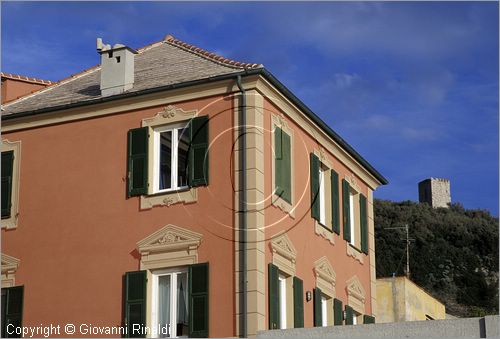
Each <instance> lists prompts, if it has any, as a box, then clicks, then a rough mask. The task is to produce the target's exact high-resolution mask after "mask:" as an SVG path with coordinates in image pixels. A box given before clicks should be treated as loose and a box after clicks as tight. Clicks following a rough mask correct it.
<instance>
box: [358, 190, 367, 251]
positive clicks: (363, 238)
mask: <svg viewBox="0 0 500 339" xmlns="http://www.w3.org/2000/svg"><path fill="white" fill-rule="evenodd" d="M359 214H360V216H359V220H360V226H361V251H363V253H365V254H368V222H367V216H366V197H365V196H364V195H363V194H360V195H359Z"/></svg>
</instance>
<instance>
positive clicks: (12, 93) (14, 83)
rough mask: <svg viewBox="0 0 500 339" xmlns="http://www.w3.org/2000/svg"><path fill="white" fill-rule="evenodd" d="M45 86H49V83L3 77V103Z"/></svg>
mask: <svg viewBox="0 0 500 339" xmlns="http://www.w3.org/2000/svg"><path fill="white" fill-rule="evenodd" d="M45 87H47V85H43V84H37V83H32V82H26V81H21V80H13V79H7V78H3V77H2V104H5V103H7V102H10V101H12V100H15V99H17V98H19V97H22V96H24V95H26V94H30V93H32V92H36V91H38V90H40V89H42V88H45Z"/></svg>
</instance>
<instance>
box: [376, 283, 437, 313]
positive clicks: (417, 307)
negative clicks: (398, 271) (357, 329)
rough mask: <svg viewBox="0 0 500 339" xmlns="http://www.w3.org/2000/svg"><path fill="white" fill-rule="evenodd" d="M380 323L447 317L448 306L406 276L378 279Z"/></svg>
mask: <svg viewBox="0 0 500 339" xmlns="http://www.w3.org/2000/svg"><path fill="white" fill-rule="evenodd" d="M377 314H378V318H377V321H378V322H380V323H389V322H400V321H418V320H430V319H445V317H446V308H445V306H444V305H443V304H442V303H441V302H439V300H437V299H435V298H433V297H432V296H431V295H429V294H428V293H427V292H425V291H424V290H423V289H422V288H420V287H419V286H418V285H416V284H415V283H414V282H412V281H411V280H409V279H408V278H406V277H394V278H382V279H377Z"/></svg>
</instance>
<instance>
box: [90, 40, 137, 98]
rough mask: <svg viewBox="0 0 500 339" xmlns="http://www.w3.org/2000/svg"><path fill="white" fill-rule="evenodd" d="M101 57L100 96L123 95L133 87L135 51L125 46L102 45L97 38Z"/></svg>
mask: <svg viewBox="0 0 500 339" xmlns="http://www.w3.org/2000/svg"><path fill="white" fill-rule="evenodd" d="M97 51H98V53H99V54H100V55H101V95H102V96H103V97H107V96H110V95H116V94H120V93H123V92H125V91H127V90H129V89H131V88H132V87H133V86H134V55H135V54H137V51H135V50H133V49H132V48H129V47H127V46H124V45H121V44H116V45H114V46H113V47H111V45H106V44H103V42H102V39H101V38H97Z"/></svg>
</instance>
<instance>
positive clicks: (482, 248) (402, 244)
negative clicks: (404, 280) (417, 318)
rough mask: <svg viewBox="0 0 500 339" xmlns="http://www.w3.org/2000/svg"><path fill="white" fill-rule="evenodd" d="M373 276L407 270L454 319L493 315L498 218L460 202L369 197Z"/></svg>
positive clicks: (496, 285)
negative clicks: (408, 240)
mask: <svg viewBox="0 0 500 339" xmlns="http://www.w3.org/2000/svg"><path fill="white" fill-rule="evenodd" d="M374 213H375V243H376V244H375V249H376V260H377V277H389V276H392V274H393V273H396V275H404V273H405V272H404V270H405V269H406V252H405V250H406V231H405V230H404V229H401V230H399V229H396V230H394V229H392V230H388V229H385V228H387V227H399V226H404V225H405V224H408V225H409V227H410V231H409V233H410V238H411V239H413V241H412V242H411V245H410V273H411V279H412V280H413V281H414V282H415V283H417V284H418V285H420V286H421V287H423V288H424V289H425V290H427V291H428V292H429V293H431V294H432V295H433V296H434V297H436V298H437V299H439V300H440V301H441V302H443V303H444V304H445V305H446V311H447V313H450V314H452V315H454V316H459V317H472V316H480V315H485V314H498V218H495V217H493V216H491V215H490V213H489V212H487V211H483V210H466V209H464V208H463V207H462V206H461V205H460V204H453V205H452V206H451V207H450V208H449V209H446V208H437V209H433V208H432V207H430V206H429V205H427V204H419V203H415V202H411V201H403V202H391V201H386V200H377V199H375V201H374Z"/></svg>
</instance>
